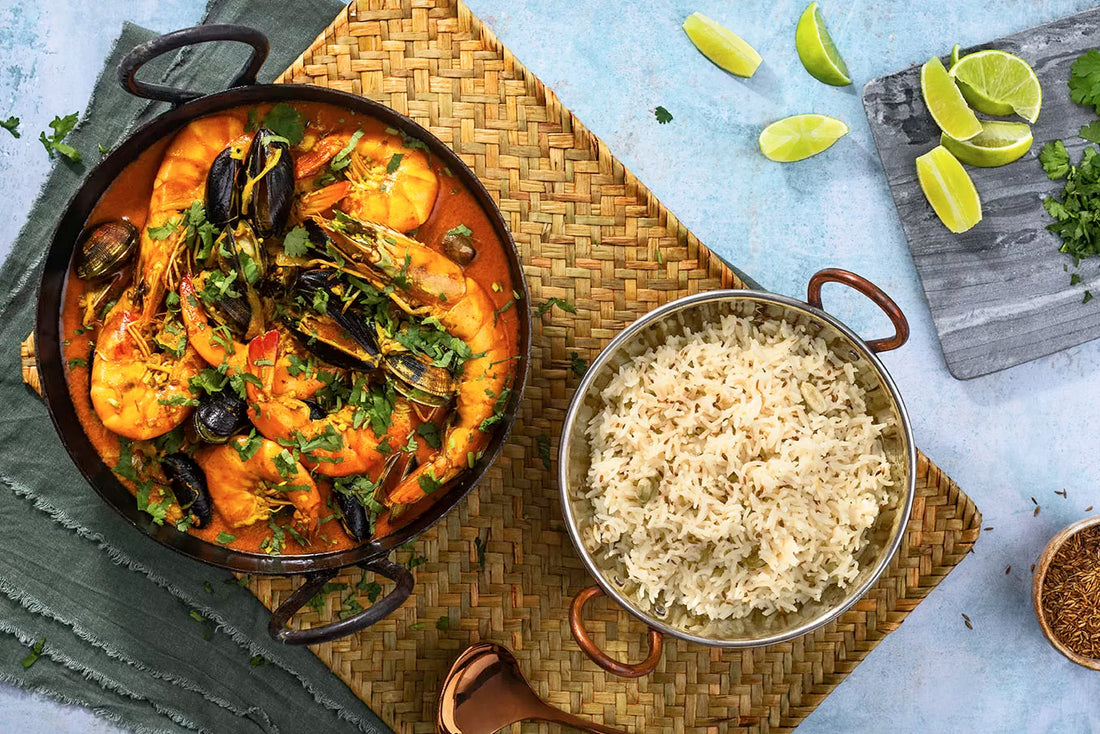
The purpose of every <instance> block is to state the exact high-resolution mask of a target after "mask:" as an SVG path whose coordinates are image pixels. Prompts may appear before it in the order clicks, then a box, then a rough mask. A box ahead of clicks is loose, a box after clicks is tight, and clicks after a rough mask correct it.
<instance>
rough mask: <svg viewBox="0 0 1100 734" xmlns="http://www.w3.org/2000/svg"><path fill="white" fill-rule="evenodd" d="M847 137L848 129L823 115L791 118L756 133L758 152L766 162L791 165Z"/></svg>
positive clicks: (837, 121)
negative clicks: (758, 133)
mask: <svg viewBox="0 0 1100 734" xmlns="http://www.w3.org/2000/svg"><path fill="white" fill-rule="evenodd" d="M847 134H848V126H847V125H845V124H844V123H843V122H841V121H840V120H838V119H836V118H835V117H828V116H827V115H794V116H792V117H784V118H783V119H782V120H777V121H775V122H773V123H772V124H770V125H768V126H767V127H766V128H764V130H763V131H762V132H761V133H760V152H761V153H763V154H764V157H766V158H768V159H769V160H773V161H779V162H780V163H793V162H794V161H800V160H802V159H803V158H809V157H810V156H812V155H817V154H818V153H820V152H821V151H823V150H825V149H826V148H828V147H829V146H830V145H832V144H833V143H835V142H836V141H838V140H840V139H841V138H842V137H844V136H845V135H847Z"/></svg>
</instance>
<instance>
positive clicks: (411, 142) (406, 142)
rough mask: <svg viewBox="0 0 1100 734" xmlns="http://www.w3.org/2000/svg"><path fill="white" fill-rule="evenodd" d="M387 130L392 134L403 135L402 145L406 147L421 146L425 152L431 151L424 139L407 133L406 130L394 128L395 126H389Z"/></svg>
mask: <svg viewBox="0 0 1100 734" xmlns="http://www.w3.org/2000/svg"><path fill="white" fill-rule="evenodd" d="M386 132H387V133H389V134H390V135H400V136H401V145H403V146H404V147H406V148H410V149H415V148H419V149H420V150H423V151H424V152H430V151H429V150H428V146H427V144H425V143H424V141H423V140H417V139H416V138H414V137H413V136H411V135H409V134H408V133H406V132H405V131H404V130H398V129H397V128H394V127H387V128H386Z"/></svg>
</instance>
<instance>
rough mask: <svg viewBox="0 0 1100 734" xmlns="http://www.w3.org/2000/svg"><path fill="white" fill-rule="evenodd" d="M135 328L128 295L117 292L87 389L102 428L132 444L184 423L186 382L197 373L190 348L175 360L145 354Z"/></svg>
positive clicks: (138, 319)
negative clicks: (132, 441)
mask: <svg viewBox="0 0 1100 734" xmlns="http://www.w3.org/2000/svg"><path fill="white" fill-rule="evenodd" d="M141 323H142V315H141V312H140V309H139V308H138V307H137V306H136V305H135V304H134V303H133V301H132V300H131V293H130V292H129V291H127V292H125V293H123V295H122V297H121V298H120V299H119V302H118V304H117V305H115V307H114V308H112V309H111V312H110V313H109V314H108V315H107V319H106V321H105V322H104V324H103V328H102V329H101V330H100V332H99V340H98V341H97V342H96V348H95V356H94V357H93V359H92V374H91V388H90V395H91V398H92V406H93V407H94V408H95V412H96V414H97V415H98V416H99V419H100V420H101V421H102V422H103V425H104V426H106V427H107V428H108V429H109V430H111V431H113V432H115V433H117V434H119V435H120V436H125V437H126V438H131V439H135V440H143V439H149V438H155V437H156V436H160V435H162V434H165V433H168V431H171V430H172V429H173V428H175V427H176V426H178V425H179V424H180V423H182V422H183V421H184V420H185V419H186V418H187V416H188V415H189V414H190V412H191V407H190V405H191V391H190V388H189V382H190V380H191V377H193V376H194V375H195V374H197V373H198V371H199V370H200V369H202V358H201V357H200V356H199V354H198V352H197V351H195V349H194V348H192V347H191V346H190V345H188V346H187V347H186V349H185V350H184V352H183V356H182V357H181V358H179V359H176V358H174V357H172V356H170V355H168V354H165V353H161V352H153V351H152V350H150V348H149V346H148V344H147V342H146V340H145V339H144V338H143V337H141V336H140V335H135V334H134V331H135V330H136V329H138V328H140V325H141Z"/></svg>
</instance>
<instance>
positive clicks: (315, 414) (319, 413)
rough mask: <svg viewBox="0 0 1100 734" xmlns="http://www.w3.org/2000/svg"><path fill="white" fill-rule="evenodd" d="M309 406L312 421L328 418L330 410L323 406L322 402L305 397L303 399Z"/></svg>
mask: <svg viewBox="0 0 1100 734" xmlns="http://www.w3.org/2000/svg"><path fill="white" fill-rule="evenodd" d="M302 402H303V403H305V404H306V406H308V407H309V419H310V420H311V421H319V420H324V419H325V418H328V411H327V410H325V409H324V408H322V407H321V404H320V403H318V402H317V401H316V400H309V399H305V400H303V401H302Z"/></svg>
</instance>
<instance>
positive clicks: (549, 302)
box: [535, 297, 577, 316]
mask: <svg viewBox="0 0 1100 734" xmlns="http://www.w3.org/2000/svg"><path fill="white" fill-rule="evenodd" d="M554 306H557V307H558V308H560V309H561V310H562V311H565V312H566V313H576V312H577V309H576V307H575V306H573V304H571V303H569V302H568V301H565V300H562V299H561V298H557V297H553V298H547V299H546V300H545V301H543V302H542V303H540V304H539V305H538V308H536V309H535V313H536V315H538V316H542V315H543V314H544V313H546V312H547V311H549V310H550V309H551V308H553V307H554Z"/></svg>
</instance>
